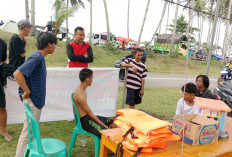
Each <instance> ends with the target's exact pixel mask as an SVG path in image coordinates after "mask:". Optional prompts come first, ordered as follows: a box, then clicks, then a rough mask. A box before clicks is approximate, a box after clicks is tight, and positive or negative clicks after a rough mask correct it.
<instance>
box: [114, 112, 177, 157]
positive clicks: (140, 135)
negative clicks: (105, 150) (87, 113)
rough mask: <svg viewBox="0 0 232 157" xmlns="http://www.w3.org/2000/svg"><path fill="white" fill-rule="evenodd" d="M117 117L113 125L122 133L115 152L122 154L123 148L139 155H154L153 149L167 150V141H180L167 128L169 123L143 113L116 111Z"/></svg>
mask: <svg viewBox="0 0 232 157" xmlns="http://www.w3.org/2000/svg"><path fill="white" fill-rule="evenodd" d="M116 114H117V115H118V117H116V118H115V120H114V123H115V124H116V125H117V126H118V127H120V129H121V131H122V132H123V134H124V135H123V138H122V142H120V143H119V144H118V147H117V150H116V152H118V151H119V150H120V151H121V156H122V153H123V147H125V148H127V149H129V150H131V151H134V152H135V155H134V156H137V155H138V154H139V153H141V152H143V153H154V149H153V148H167V144H166V142H167V141H177V140H180V137H179V136H178V135H175V134H173V133H172V132H171V131H170V130H169V129H168V128H167V127H168V126H170V125H171V123H169V122H167V121H163V120H160V119H157V118H155V117H153V116H151V115H149V114H147V113H146V112H144V111H140V110H136V109H120V110H117V111H116Z"/></svg>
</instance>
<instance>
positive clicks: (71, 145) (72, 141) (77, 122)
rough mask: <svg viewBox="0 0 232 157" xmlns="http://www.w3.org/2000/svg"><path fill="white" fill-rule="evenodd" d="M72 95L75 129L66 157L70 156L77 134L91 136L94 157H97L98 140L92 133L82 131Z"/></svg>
mask: <svg viewBox="0 0 232 157" xmlns="http://www.w3.org/2000/svg"><path fill="white" fill-rule="evenodd" d="M73 94H74V93H72V94H71V100H72V104H73V106H74V108H73V115H74V119H75V124H76V126H75V128H74V130H73V133H72V137H71V141H70V144H69V150H68V157H70V156H71V154H72V148H73V147H74V145H75V142H76V136H77V134H82V135H90V136H93V138H94V143H95V157H98V155H99V149H100V139H99V138H98V137H97V136H96V135H94V134H92V133H89V132H87V131H85V130H83V129H82V126H81V121H80V117H79V112H78V110H77V107H76V104H75V102H74V100H73Z"/></svg>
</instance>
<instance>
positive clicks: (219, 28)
mask: <svg viewBox="0 0 232 157" xmlns="http://www.w3.org/2000/svg"><path fill="white" fill-rule="evenodd" d="M221 24H222V23H221V21H219V27H218V35H217V44H216V45H217V47H218V42H219V37H220V30H221ZM217 52H218V49H217V50H216V54H217Z"/></svg>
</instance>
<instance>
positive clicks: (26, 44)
mask: <svg viewBox="0 0 232 157" xmlns="http://www.w3.org/2000/svg"><path fill="white" fill-rule="evenodd" d="M23 40H24V41H25V46H24V50H25V52H24V53H22V54H20V56H21V57H25V56H26V51H27V47H28V42H27V39H26V37H24V39H23Z"/></svg>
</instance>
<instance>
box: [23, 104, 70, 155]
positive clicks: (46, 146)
mask: <svg viewBox="0 0 232 157" xmlns="http://www.w3.org/2000/svg"><path fill="white" fill-rule="evenodd" d="M24 106H25V108H26V111H25V112H26V116H27V126H28V144H27V147H26V149H25V152H24V157H26V156H29V157H36V156H38V157H51V156H52V157H66V144H65V143H64V142H63V141H61V140H58V139H53V138H42V139H41V136H40V129H39V124H38V122H37V120H36V118H35V116H34V115H33V112H32V109H31V107H30V106H29V105H28V104H26V103H24ZM30 122H31V124H30ZM31 130H32V135H33V141H31Z"/></svg>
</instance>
